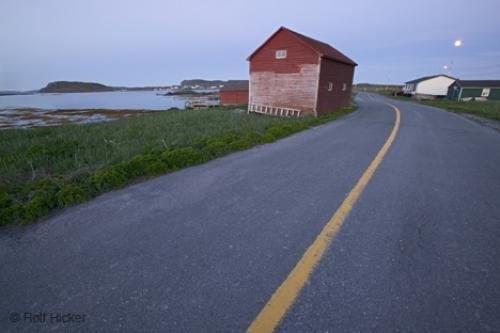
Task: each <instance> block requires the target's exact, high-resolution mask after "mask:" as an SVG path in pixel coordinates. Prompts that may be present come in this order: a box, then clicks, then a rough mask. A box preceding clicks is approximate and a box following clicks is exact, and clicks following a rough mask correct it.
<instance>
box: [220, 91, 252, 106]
mask: <svg viewBox="0 0 500 333" xmlns="http://www.w3.org/2000/svg"><path fill="white" fill-rule="evenodd" d="M219 100H220V104H221V105H243V104H248V90H246V91H221V92H219Z"/></svg>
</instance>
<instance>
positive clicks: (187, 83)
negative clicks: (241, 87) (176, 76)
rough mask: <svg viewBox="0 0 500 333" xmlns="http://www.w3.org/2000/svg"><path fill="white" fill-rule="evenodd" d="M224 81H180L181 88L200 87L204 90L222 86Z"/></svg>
mask: <svg viewBox="0 0 500 333" xmlns="http://www.w3.org/2000/svg"><path fill="white" fill-rule="evenodd" d="M225 82H226V81H222V80H202V79H194V80H183V81H181V86H191V87H193V86H200V87H204V88H208V87H211V86H219V85H221V84H224V83H225Z"/></svg>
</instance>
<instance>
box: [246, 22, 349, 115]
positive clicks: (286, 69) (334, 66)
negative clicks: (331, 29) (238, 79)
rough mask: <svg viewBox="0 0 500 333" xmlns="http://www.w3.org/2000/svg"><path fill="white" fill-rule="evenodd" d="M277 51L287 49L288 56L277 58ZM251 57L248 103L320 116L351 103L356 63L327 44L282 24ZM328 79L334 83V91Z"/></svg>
mask: <svg viewBox="0 0 500 333" xmlns="http://www.w3.org/2000/svg"><path fill="white" fill-rule="evenodd" d="M277 50H286V51H287V57H286V58H285V59H276V51H277ZM248 60H249V61H250V82H249V95H250V96H249V104H257V105H264V106H272V107H285V108H292V109H299V110H301V111H302V114H306V113H309V114H314V115H318V114H323V113H326V112H330V111H334V110H335V109H336V108H338V107H341V106H345V105H349V103H350V96H351V87H352V76H353V73H354V67H355V66H356V63H354V62H353V61H352V60H350V59H349V58H347V57H346V56H344V55H343V54H342V53H340V52H339V51H337V50H335V49H334V48H333V47H331V46H330V45H328V44H325V43H322V42H319V41H316V40H314V39H311V38H309V37H307V36H304V35H300V34H298V33H296V32H293V31H291V30H288V29H286V28H283V27H282V28H280V29H278V31H276V32H275V33H274V34H273V35H272V36H271V37H270V38H269V39H268V40H267V41H266V42H265V43H264V44H263V45H261V46H260V47H259V48H258V49H257V50H256V51H255V52H254V53H252V55H250V57H249V58H248ZM328 82H332V83H333V85H334V86H333V91H331V92H329V91H328ZM344 82H345V83H346V85H347V87H346V88H347V89H346V91H342V84H343V83H344Z"/></svg>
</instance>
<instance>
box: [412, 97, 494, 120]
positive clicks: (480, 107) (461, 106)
mask: <svg viewBox="0 0 500 333" xmlns="http://www.w3.org/2000/svg"><path fill="white" fill-rule="evenodd" d="M421 103H422V104H426V105H430V106H435V107H438V108H442V109H446V110H449V111H452V112H455V113H468V114H472V115H475V116H479V117H483V118H488V119H493V120H498V121H500V102H499V101H484V102H481V101H469V102H457V101H450V100H434V101H421Z"/></svg>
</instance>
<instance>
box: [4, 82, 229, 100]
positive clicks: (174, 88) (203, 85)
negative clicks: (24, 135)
mask: <svg viewBox="0 0 500 333" xmlns="http://www.w3.org/2000/svg"><path fill="white" fill-rule="evenodd" d="M227 82H228V81H224V80H203V79H190V80H183V81H181V83H180V84H175V85H171V86H167V85H165V86H144V87H123V86H122V87H114V86H107V85H104V84H102V83H97V82H83V81H54V82H50V83H49V84H47V85H46V86H45V87H43V88H42V89H39V90H31V91H0V96H1V95H28V94H36V93H86V92H107V91H153V90H159V91H162V90H167V91H169V90H170V91H169V92H168V93H166V94H165V95H193V94H204V93H203V92H200V90H211V91H217V90H218V89H219V88H220V87H221V86H223V85H224V84H226V83H227ZM206 93H208V92H206Z"/></svg>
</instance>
